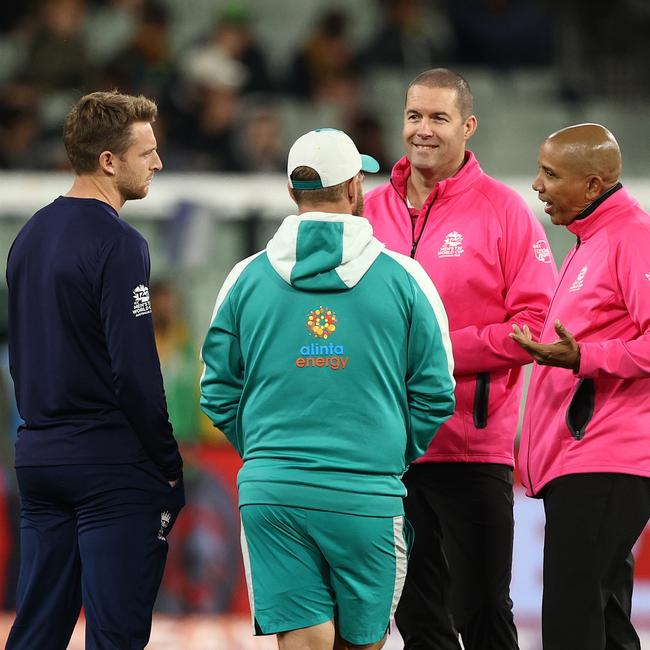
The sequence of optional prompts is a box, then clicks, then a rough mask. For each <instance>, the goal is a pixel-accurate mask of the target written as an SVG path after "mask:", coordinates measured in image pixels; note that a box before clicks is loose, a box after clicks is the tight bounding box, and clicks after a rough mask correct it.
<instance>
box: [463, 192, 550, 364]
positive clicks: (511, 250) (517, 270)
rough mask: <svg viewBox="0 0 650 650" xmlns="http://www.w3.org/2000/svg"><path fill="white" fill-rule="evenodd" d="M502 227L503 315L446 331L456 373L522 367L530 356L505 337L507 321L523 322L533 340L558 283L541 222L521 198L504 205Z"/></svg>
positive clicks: (528, 360) (507, 328) (510, 326)
mask: <svg viewBox="0 0 650 650" xmlns="http://www.w3.org/2000/svg"><path fill="white" fill-rule="evenodd" d="M506 228H507V231H506V237H505V241H504V242H503V245H502V248H501V250H500V251H499V255H500V257H501V264H502V266H503V272H504V278H505V284H506V295H505V310H506V314H507V316H506V319H505V320H504V322H500V323H492V324H488V325H479V326H476V325H470V326H468V327H464V328H462V329H459V330H454V331H452V332H450V335H451V342H452V349H453V351H454V361H455V368H456V370H455V374H456V375H469V374H474V373H478V372H492V371H496V370H504V369H507V368H512V367H515V366H523V365H526V364H527V363H530V355H529V354H528V353H527V352H525V351H524V350H522V349H521V347H519V346H518V345H517V344H516V343H515V342H514V341H513V340H512V339H511V338H510V337H509V336H508V334H509V333H510V332H512V324H513V323H517V324H518V325H520V326H521V325H524V324H525V325H528V327H530V329H531V331H532V333H533V336H534V337H535V338H538V337H539V335H540V333H541V330H542V325H543V324H544V319H545V318H546V313H547V311H548V306H549V303H550V301H551V296H552V295H553V290H554V289H555V284H556V282H557V268H556V266H555V261H554V260H553V256H552V255H551V249H550V247H549V245H548V241H547V239H546V235H545V234H544V230H543V228H542V226H541V224H540V223H539V221H538V220H537V219H536V218H535V216H534V215H533V214H532V213H531V212H530V210H529V209H528V208H527V207H526V205H525V204H524V202H523V200H521V202H517V203H515V204H511V205H510V206H509V214H508V215H507V220H506ZM489 299H490V298H489V297H487V296H486V300H489Z"/></svg>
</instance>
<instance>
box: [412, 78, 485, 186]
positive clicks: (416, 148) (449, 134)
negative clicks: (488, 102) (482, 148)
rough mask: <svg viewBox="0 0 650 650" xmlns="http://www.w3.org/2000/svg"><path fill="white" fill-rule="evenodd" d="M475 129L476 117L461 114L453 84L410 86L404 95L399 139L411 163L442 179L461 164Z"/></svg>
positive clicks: (453, 172) (452, 172)
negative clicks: (402, 124) (447, 85)
mask: <svg viewBox="0 0 650 650" xmlns="http://www.w3.org/2000/svg"><path fill="white" fill-rule="evenodd" d="M475 131H476V118H475V117H474V116H473V115H470V116H468V117H467V118H463V116H462V115H461V112H460V109H459V106H458V101H457V91H456V90H455V89H452V88H430V87H428V86H420V85H414V86H411V87H410V88H409V90H408V93H407V95H406V105H405V107H404V127H403V130H402V139H403V141H404V150H405V152H406V156H407V158H408V159H409V161H410V163H411V167H413V168H415V169H416V170H418V171H419V172H420V173H422V174H423V175H426V176H430V177H435V179H436V180H442V179H444V178H449V177H450V176H453V175H454V174H455V173H456V171H457V170H458V169H459V168H460V167H461V165H462V164H463V160H464V157H465V145H466V143H467V141H468V140H469V139H470V138H471V137H472V135H474V132H475Z"/></svg>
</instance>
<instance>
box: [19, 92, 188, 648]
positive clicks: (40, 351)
mask: <svg viewBox="0 0 650 650" xmlns="http://www.w3.org/2000/svg"><path fill="white" fill-rule="evenodd" d="M156 116H157V108H156V105H155V104H154V103H153V102H152V101H150V100H148V99H146V98H145V97H142V96H140V97H132V96H128V95H122V94H120V93H117V92H96V93H92V94H90V95H86V96H85V97H82V98H81V99H80V100H79V101H78V102H77V104H76V105H75V106H74V107H73V108H72V110H71V111H70V113H69V114H68V116H67V118H66V121H65V126H64V143H65V147H66V151H67V154H68V158H69V159H70V162H71V165H72V168H73V169H74V172H75V174H76V175H75V179H74V183H73V185H72V188H71V189H70V190H69V192H68V193H67V194H66V195H65V196H60V197H58V198H57V199H55V200H54V201H53V202H52V203H50V204H49V205H48V206H46V207H44V208H43V209H41V210H39V211H38V212H37V213H36V214H35V215H34V216H33V217H32V218H31V219H30V220H29V221H28V222H27V223H26V224H25V226H24V227H23V228H22V230H21V231H20V233H19V234H18V236H17V237H16V240H15V241H14V243H13V245H12V247H11V250H10V252H9V259H8V262H7V284H8V286H9V360H10V370H11V374H12V377H13V380H14V384H15V391H16V399H17V403H18V408H19V411H20V415H21V417H22V419H23V421H24V424H22V425H21V426H20V427H19V430H18V438H17V442H16V474H17V478H18V484H19V488H20V494H21V498H22V510H21V562H20V577H19V581H18V591H17V597H16V620H15V622H14V625H13V627H12V630H11V634H10V636H9V640H8V642H7V646H6V647H7V648H9V649H11V650H19V649H20V650H27V649H30V650H31V649H33V648H47V649H48V650H59V649H61V650H64V649H65V648H67V646H68V641H69V639H70V636H71V634H72V631H73V629H74V626H75V623H76V621H77V618H78V616H79V611H80V607H81V604H82V603H83V606H84V610H85V614H86V648H89V649H102V650H103V649H108V648H111V649H118V648H119V649H122V648H124V649H125V650H126V649H127V648H128V649H129V650H134V649H136V648H144V646H145V645H146V644H147V642H148V640H149V635H150V631H151V617H152V608H153V604H154V600H155V597H156V594H157V591H158V587H159V585H160V581H161V578H162V574H163V570H164V565H165V559H166V556H167V542H166V536H167V533H168V532H169V530H170V529H171V527H172V525H173V523H174V521H175V519H176V516H177V514H178V512H179V510H180V509H181V507H182V506H183V504H184V492H183V484H182V460H181V457H180V454H179V451H178V446H177V444H176V441H175V439H174V436H173V434H172V427H171V424H170V423H169V418H168V416H167V408H166V403H165V394H164V390H163V383H162V376H161V373H160V364H159V361H158V355H157V352H156V346H155V342H154V333H153V324H152V317H151V306H150V302H149V289H148V283H149V267H150V263H149V252H148V248H147V243H146V241H145V240H144V238H143V237H142V236H141V235H140V234H139V233H138V232H137V231H136V230H135V229H134V228H132V227H131V226H130V225H128V224H127V223H125V222H124V221H122V220H121V219H120V218H119V210H120V209H121V208H122V206H123V205H124V203H125V202H126V201H128V200H132V199H141V198H144V197H145V196H146V195H147V193H148V190H149V184H150V183H151V180H152V178H153V176H154V174H155V172H157V171H159V170H160V169H162V162H161V160H160V157H159V156H158V152H157V149H156V138H155V136H154V132H153V129H152V126H151V125H152V123H153V122H154V121H155V119H156Z"/></svg>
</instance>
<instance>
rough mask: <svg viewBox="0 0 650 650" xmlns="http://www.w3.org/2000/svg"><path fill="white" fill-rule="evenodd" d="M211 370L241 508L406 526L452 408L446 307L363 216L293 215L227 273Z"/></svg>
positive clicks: (211, 392) (208, 382)
mask: <svg viewBox="0 0 650 650" xmlns="http://www.w3.org/2000/svg"><path fill="white" fill-rule="evenodd" d="M202 358H203V361H204V364H205V371H204V373H203V377H202V379H201V407H202V408H203V410H204V411H205V413H206V414H207V415H208V416H209V417H210V419H211V420H212V422H213V423H214V424H215V425H216V426H217V427H219V428H220V429H221V430H222V431H223V433H224V434H225V435H226V437H227V438H228V440H229V441H230V442H231V443H232V444H233V445H234V446H235V448H236V449H237V451H238V452H239V453H240V455H241V456H242V458H243V460H244V466H243V468H242V469H241V471H240V472H239V476H238V487H239V504H240V505H248V504H260V503H264V504H279V505H284V506H293V507H304V508H315V509H322V510H331V511H335V512H345V513H350V514H363V515H372V516H391V517H392V516H396V515H401V514H402V513H403V511H404V510H403V505H402V497H403V496H404V494H405V490H404V485H403V484H402V481H401V480H400V479H401V476H402V474H403V473H404V472H405V471H406V468H407V466H408V465H409V463H411V462H412V461H413V460H415V459H416V458H418V457H419V456H421V455H422V453H424V451H425V450H426V448H427V446H428V444H429V442H430V441H431V438H432V437H433V436H434V435H435V433H436V432H437V430H438V428H439V427H440V424H441V423H442V422H444V421H445V420H446V419H447V418H449V417H450V416H451V414H452V413H453V410H454V396H453V391H454V380H453V361H452V355H451V343H450V341H449V334H448V327H447V318H446V315H445V311H444V308H443V306H442V302H441V301H440V298H439V296H438V294H437V293H436V291H435V288H434V286H433V284H432V283H431V280H430V279H429V278H428V277H427V275H426V273H425V272H424V271H423V269H422V268H421V267H420V265H419V264H417V263H416V262H414V261H413V260H411V259H409V258H407V257H404V256H403V255H398V254H396V253H393V252H390V251H387V250H385V248H384V246H383V245H382V244H381V243H380V242H379V241H377V239H375V238H374V237H373V236H372V229H371V227H370V225H369V224H368V222H367V221H366V220H365V219H363V218H360V217H354V216H350V215H340V214H330V213H321V212H306V213H304V214H301V215H291V216H289V217H287V218H286V219H285V220H284V221H283V223H282V225H281V226H280V228H279V229H278V231H277V233H276V234H275V236H274V237H273V239H272V240H271V241H270V242H269V244H268V246H267V247H266V250H264V251H262V252H261V253H259V254H257V255H255V256H253V257H251V258H248V259H246V260H244V261H243V262H240V263H239V264H238V265H237V266H235V268H234V269H233V270H232V272H231V273H230V274H229V276H228V278H227V279H226V281H225V283H224V285H223V287H222V289H221V291H220V292H219V295H218V297H217V303H216V306H215V310H214V314H213V317H212V322H211V324H210V328H209V330H208V333H207V335H206V338H205V343H204V345H203V348H202Z"/></svg>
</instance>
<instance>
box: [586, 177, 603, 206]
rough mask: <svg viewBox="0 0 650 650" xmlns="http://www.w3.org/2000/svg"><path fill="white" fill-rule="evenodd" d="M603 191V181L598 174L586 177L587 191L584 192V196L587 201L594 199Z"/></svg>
mask: <svg viewBox="0 0 650 650" xmlns="http://www.w3.org/2000/svg"><path fill="white" fill-rule="evenodd" d="M604 193H605V183H603V179H602V178H601V177H600V176H589V177H587V191H586V193H585V198H587V199H588V200H589V202H592V201H595V200H596V199H597V198H598V197H599V196H601V195H602V194H604Z"/></svg>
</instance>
